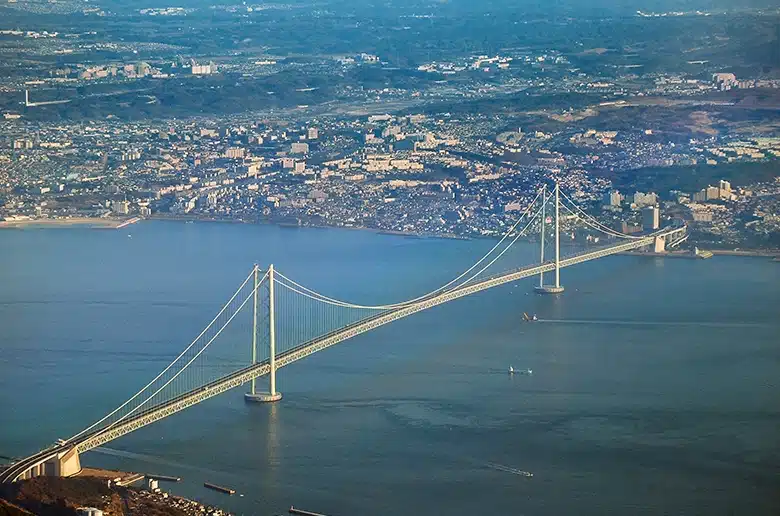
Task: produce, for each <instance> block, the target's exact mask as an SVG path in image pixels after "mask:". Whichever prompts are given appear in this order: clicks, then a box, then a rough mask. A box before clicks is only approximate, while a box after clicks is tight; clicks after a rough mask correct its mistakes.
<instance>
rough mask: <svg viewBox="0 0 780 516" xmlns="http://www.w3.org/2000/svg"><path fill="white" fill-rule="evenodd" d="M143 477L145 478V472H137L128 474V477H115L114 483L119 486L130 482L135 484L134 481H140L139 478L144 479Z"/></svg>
mask: <svg viewBox="0 0 780 516" xmlns="http://www.w3.org/2000/svg"><path fill="white" fill-rule="evenodd" d="M143 479H144V475H143V474H141V473H135V474H133V475H130V476H127V477H123V478H118V479H114V485H117V486H120V487H125V486H129V485H130V484H134V483H136V482H138V481H139V480H143Z"/></svg>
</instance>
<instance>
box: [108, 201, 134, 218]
mask: <svg viewBox="0 0 780 516" xmlns="http://www.w3.org/2000/svg"><path fill="white" fill-rule="evenodd" d="M111 209H112V210H113V211H114V213H118V214H119V215H127V214H128V213H130V203H129V202H127V201H114V202H113V203H111Z"/></svg>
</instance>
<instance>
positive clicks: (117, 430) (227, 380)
mask: <svg viewBox="0 0 780 516" xmlns="http://www.w3.org/2000/svg"><path fill="white" fill-rule="evenodd" d="M682 230H683V231H684V228H682ZM679 231H681V229H675V230H669V229H666V230H662V231H660V232H658V233H655V235H651V236H647V237H645V238H641V239H635V240H630V241H628V242H623V243H620V244H613V245H609V246H603V247H599V248H596V249H591V250H588V251H585V252H582V253H579V254H576V255H574V256H571V257H568V258H565V259H562V260H561V261H560V267H561V268H563V267H570V266H572V265H576V264H578V263H582V262H587V261H590V260H595V259H598V258H603V257H605V256H609V255H613V254H617V253H621V252H625V251H630V250H632V249H638V248H640V247H644V246H647V245H652V244H653V242H654V239H655V236H668V235H672V234H674V233H677V232H679ZM553 270H555V262H554V261H549V262H545V263H543V264H541V265H534V266H528V267H523V268H520V269H515V270H512V271H508V272H504V273H501V274H497V275H495V276H491V277H489V278H487V279H483V280H480V281H478V282H475V283H472V284H467V285H464V286H461V287H458V288H456V289H454V290H451V291H446V292H444V293H441V294H433V295H431V296H429V297H427V298H423V299H421V300H420V301H417V302H415V303H413V304H410V305H406V306H402V307H400V308H394V309H391V310H387V311H384V312H380V313H378V314H376V315H373V316H371V317H368V318H366V319H362V320H360V321H358V322H356V323H353V324H350V325H348V326H345V327H343V328H339V329H337V330H334V331H332V332H330V333H327V334H325V335H322V336H321V337H317V338H316V339H313V340H311V341H309V342H305V343H303V344H301V345H300V346H297V347H295V348H292V349H290V350H288V351H285V352H283V353H279V354H278V355H277V356H276V367H277V369H279V368H281V367H284V366H287V365H290V364H292V363H293V362H296V361H298V360H300V359H302V358H305V357H307V356H309V355H311V354H313V353H316V352H318V351H321V350H323V349H325V348H328V347H330V346H333V345H335V344H338V343H339V342H343V341H345V340H347V339H350V338H352V337H355V336H357V335H360V334H361V333H365V332H367V331H370V330H373V329H375V328H377V327H379V326H383V325H385V324H388V323H391V322H393V321H397V320H398V319H401V318H404V317H407V316H409V315H412V314H414V313H417V312H421V311H423V310H427V309H428V308H432V307H434V306H438V305H441V304H443V303H447V302H449V301H453V300H455V299H459V298H461V297H465V296H468V295H471V294H475V293H477V292H481V291H483V290H487V289H489V288H493V287H497V286H499V285H503V284H506V283H510V282H512V281H517V280H520V279H523V278H528V277H531V276H535V275H537V274H539V273H542V272H550V271H553ZM270 371H271V366H270V365H269V363H268V360H266V361H264V362H258V363H256V364H253V365H250V366H248V367H246V368H244V369H240V370H238V371H236V372H234V373H232V374H230V375H227V376H225V377H223V378H220V379H217V380H214V381H213V382H211V383H208V384H206V385H204V386H202V387H200V388H198V389H194V390H192V391H189V392H186V393H184V394H182V395H180V396H177V397H176V398H173V399H171V400H169V401H168V402H166V403H164V404H162V405H159V406H157V407H153V408H150V409H148V410H146V411H143V412H139V413H138V414H136V415H134V416H133V417H132V418H128V419H127V420H125V421H122V422H121V423H119V424H115V425H110V426H108V427H104V428H100V429H97V430H95V431H93V432H91V433H88V434H85V435H83V436H80V437H79V438H78V439H76V440H73V441H68V442H66V443H65V444H63V445H56V446H52V447H50V448H47V449H45V450H42V451H40V452H38V453H36V454H35V455H32V456H30V457H27V458H26V459H23V460H21V461H19V462H17V463H16V464H13V465H12V466H10V467H9V468H7V469H6V470H5V471H2V472H0V483H4V482H14V481H16V480H17V479H19V478H25V477H26V476H27V473H29V472H30V471H31V470H33V469H34V468H36V467H38V466H39V465H41V464H43V463H45V462H46V461H48V460H51V459H53V458H55V457H57V456H61V455H62V454H63V453H65V452H68V451H70V450H72V449H73V448H75V449H76V451H77V453H79V454H81V453H84V452H86V451H88V450H91V449H93V448H97V447H98V446H102V445H103V444H105V443H107V442H109V441H112V440H114V439H117V438H118V437H121V436H123V435H125V434H128V433H130V432H132V431H134V430H137V429H139V428H141V427H143V426H146V425H149V424H151V423H154V422H155V421H158V420H160V419H163V418H165V417H168V416H170V415H172V414H174V413H176V412H179V411H181V410H184V409H186V408H187V407H190V406H192V405H195V404H197V403H200V402H201V401H204V400H206V399H209V398H211V397H213V396H217V395H219V394H222V393H223V392H225V391H228V390H230V389H233V388H235V387H238V386H240V385H243V384H245V383H247V382H249V381H250V380H252V379H253V378H258V377H261V376H265V375H267V374H269V373H270Z"/></svg>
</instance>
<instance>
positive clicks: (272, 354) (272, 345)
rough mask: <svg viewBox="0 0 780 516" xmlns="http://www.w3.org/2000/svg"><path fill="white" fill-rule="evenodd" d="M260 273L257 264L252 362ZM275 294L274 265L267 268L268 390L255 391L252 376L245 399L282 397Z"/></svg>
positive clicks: (262, 400)
mask: <svg viewBox="0 0 780 516" xmlns="http://www.w3.org/2000/svg"><path fill="white" fill-rule="evenodd" d="M259 275H260V269H259V268H258V266H257V265H255V268H254V291H253V294H252V363H253V364H255V363H257V309H258V300H257V291H258V290H259V287H260V284H259V281H258V278H259ZM274 298H275V296H274V266H273V264H271V266H270V267H269V268H268V348H269V349H268V351H269V353H268V361H269V365H270V366H271V371H270V373H269V375H268V378H269V385H268V392H257V390H256V386H255V379H254V378H252V388H251V391H250V392H247V393H246V394H244V399H245V400H246V401H251V402H257V403H271V402H274V401H279V400H280V399H282V393H281V392H276V317H275V314H274V308H275V306H274V305H275V304H276V303H275V299H274Z"/></svg>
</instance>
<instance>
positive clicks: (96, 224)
mask: <svg viewBox="0 0 780 516" xmlns="http://www.w3.org/2000/svg"><path fill="white" fill-rule="evenodd" d="M144 220H161V221H169V222H216V223H225V224H262V225H267V226H276V227H278V228H285V229H291V228H292V229H296V228H313V229H345V230H351V231H370V232H372V233H375V234H377V235H388V236H400V237H405V238H419V239H440V240H464V241H468V240H477V239H481V238H487V239H491V238H494V237H479V236H461V235H455V234H441V235H439V234H432V233H417V232H413V231H401V230H394V229H380V228H370V227H362V226H328V225H321V224H296V223H293V222H284V221H268V220H257V221H251V220H245V219H225V218H209V217H200V216H189V215H162V214H155V215H151V216H149V217H144V218H141V217H130V218H122V219H117V218H97V217H69V218H59V219H24V220H10V221H0V230H2V229H62V228H82V229H122V228H125V227H127V226H129V225H132V224H135V223H137V222H142V221H144ZM701 250H702V251H709V252H711V253H712V255H713V256H742V257H752V258H771V259H774V260H775V261H780V249H705V248H701ZM618 256H648V257H650V256H653V257H658V258H689V259H701V258H702V257H700V256H695V255H693V254H692V253H690V252H687V251H684V252H677V251H674V252H664V253H654V252H634V251H625V252H622V253H618Z"/></svg>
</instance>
